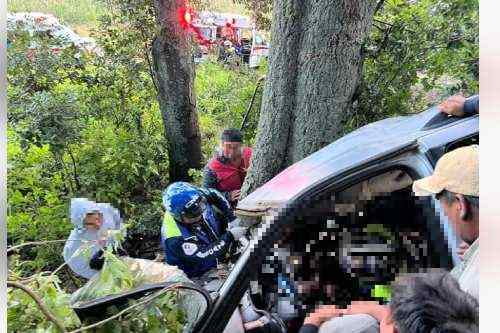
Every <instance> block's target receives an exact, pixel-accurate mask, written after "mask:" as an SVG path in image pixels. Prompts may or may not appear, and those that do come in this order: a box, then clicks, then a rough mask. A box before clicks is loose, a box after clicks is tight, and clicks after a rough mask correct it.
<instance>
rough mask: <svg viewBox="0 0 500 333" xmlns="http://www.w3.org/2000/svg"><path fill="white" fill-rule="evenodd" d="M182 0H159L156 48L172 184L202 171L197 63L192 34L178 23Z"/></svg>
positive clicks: (155, 54) (157, 1) (157, 6)
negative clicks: (195, 87) (194, 170)
mask: <svg viewBox="0 0 500 333" xmlns="http://www.w3.org/2000/svg"><path fill="white" fill-rule="evenodd" d="M184 3H185V1H182V0H155V7H156V11H157V15H158V26H159V28H160V29H159V32H158V35H157V36H156V38H155V40H154V42H153V47H152V54H153V70H154V73H155V78H156V83H157V86H158V102H159V104H160V110H161V113H162V117H163V123H164V127H165V135H166V138H167V140H168V145H169V150H168V156H169V175H170V181H171V182H172V181H178V180H187V181H189V180H190V177H189V175H188V170H189V169H190V168H200V167H201V160H202V155H201V136H200V129H199V126H198V115H197V113H196V100H195V95H194V90H193V80H194V63H193V59H192V56H191V52H190V45H189V40H188V32H187V31H184V30H183V29H182V28H181V25H180V24H179V22H178V17H177V15H178V14H177V13H178V9H179V8H180V7H182V6H183V5H184Z"/></svg>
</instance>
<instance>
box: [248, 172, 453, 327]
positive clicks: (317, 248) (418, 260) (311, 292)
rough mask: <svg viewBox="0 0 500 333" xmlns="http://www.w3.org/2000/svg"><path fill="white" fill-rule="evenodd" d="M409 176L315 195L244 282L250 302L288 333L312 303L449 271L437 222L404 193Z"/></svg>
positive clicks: (371, 296)
mask: <svg viewBox="0 0 500 333" xmlns="http://www.w3.org/2000/svg"><path fill="white" fill-rule="evenodd" d="M410 174H411V172H407V171H406V170H404V169H393V170H387V171H385V172H383V173H379V174H376V175H372V176H371V177H368V178H366V179H365V180H363V181H360V182H359V181H358V182H357V183H355V184H352V185H350V186H348V187H347V188H345V189H343V190H341V191H331V190H330V191H329V190H326V191H324V192H323V193H320V194H318V195H316V196H315V197H314V198H313V200H312V204H310V203H309V204H307V209H305V207H304V209H302V210H301V213H300V216H297V217H296V219H295V220H294V221H293V223H291V224H290V225H289V226H288V227H286V228H284V230H283V233H282V237H281V239H280V240H279V241H278V242H277V243H276V244H274V247H273V249H272V254H271V255H270V256H268V257H267V258H268V259H267V260H266V261H265V263H264V264H263V266H262V269H261V271H260V272H259V273H258V275H257V276H255V277H253V278H252V280H253V284H254V285H255V284H258V288H256V290H259V291H258V292H255V291H254V292H253V293H252V300H253V302H254V304H255V305H256V306H257V307H259V308H262V309H265V310H266V311H269V312H272V313H278V315H279V316H280V318H282V319H283V320H285V321H286V322H287V323H288V331H289V332H294V331H296V330H298V328H299V327H300V323H301V322H302V320H303V318H304V316H305V314H306V313H307V312H309V311H311V310H312V309H314V307H316V306H318V305H321V304H332V303H334V304H338V305H347V304H348V303H349V302H351V301H352V300H383V296H381V295H377V294H376V292H374V290H377V288H379V287H380V286H389V285H390V283H391V282H392V281H394V280H395V279H396V278H399V277H401V276H404V275H405V274H418V273H423V272H426V271H427V272H428V271H430V270H432V269H438V268H450V266H451V258H450V255H449V251H448V248H447V247H446V245H445V244H446V242H445V240H444V234H443V232H442V230H441V227H440V222H439V217H438V216H437V214H436V212H435V210H434V208H433V207H432V206H431V200H430V199H429V198H427V199H422V198H416V197H414V196H412V190H411V185H412V182H413V179H412V177H411V176H410ZM382 289H383V288H382ZM382 289H381V290H382Z"/></svg>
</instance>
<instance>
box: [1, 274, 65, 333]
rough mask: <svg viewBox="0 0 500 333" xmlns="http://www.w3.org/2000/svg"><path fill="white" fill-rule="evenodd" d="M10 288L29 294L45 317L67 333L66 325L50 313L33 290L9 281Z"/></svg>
mask: <svg viewBox="0 0 500 333" xmlns="http://www.w3.org/2000/svg"><path fill="white" fill-rule="evenodd" d="M9 287H10V288H17V289H21V290H22V291H24V292H25V293H27V294H28V295H29V296H30V297H31V298H32V299H33V300H34V301H35V303H36V304H37V305H38V308H40V310H41V311H42V313H43V314H44V315H45V317H47V319H48V320H50V321H51V322H53V323H54V324H55V325H56V326H57V328H59V330H60V331H61V332H67V331H66V328H65V327H64V325H63V324H62V323H61V322H60V321H59V320H58V319H57V318H56V317H55V316H54V315H53V314H52V313H51V312H50V310H49V309H47V307H46V306H45V304H43V302H42V300H41V299H40V297H39V296H38V295H37V294H36V293H35V292H34V291H33V290H31V289H29V288H28V287H26V286H23V285H22V284H20V283H17V282H14V281H7V288H9Z"/></svg>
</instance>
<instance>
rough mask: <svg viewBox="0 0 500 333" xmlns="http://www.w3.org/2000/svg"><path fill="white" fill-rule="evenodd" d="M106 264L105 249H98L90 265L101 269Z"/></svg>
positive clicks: (98, 269)
mask: <svg viewBox="0 0 500 333" xmlns="http://www.w3.org/2000/svg"><path fill="white" fill-rule="evenodd" d="M103 265H104V251H103V250H99V251H97V252H96V253H95V254H94V255H93V256H92V258H90V261H89V267H90V268H92V269H95V270H96V271H100V270H101V269H102V266H103Z"/></svg>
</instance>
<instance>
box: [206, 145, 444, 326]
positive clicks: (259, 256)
mask: <svg viewBox="0 0 500 333" xmlns="http://www.w3.org/2000/svg"><path fill="white" fill-rule="evenodd" d="M395 167H401V168H405V169H406V170H408V172H409V173H410V174H411V175H412V178H414V179H416V178H420V177H424V176H427V175H429V174H431V173H432V166H431V164H430V163H429V161H428V160H427V159H426V158H425V155H422V154H421V153H420V152H419V151H418V146H417V145H416V144H412V145H404V146H401V147H400V149H398V150H394V151H391V152H389V153H388V154H386V155H383V156H379V157H378V158H377V159H373V160H369V161H366V162H364V163H361V164H357V165H353V166H352V167H351V168H349V169H348V170H346V171H344V172H343V173H342V174H341V175H335V176H332V177H331V178H327V179H325V180H324V181H322V182H320V183H315V184H311V186H310V187H308V188H307V189H305V190H304V191H302V192H301V193H300V194H298V195H297V196H295V197H294V198H293V199H292V200H290V201H289V202H287V203H286V204H284V205H283V206H282V207H280V208H278V209H275V210H272V211H270V212H268V215H267V216H265V217H264V219H263V221H262V225H261V226H260V227H259V229H258V230H257V235H256V237H254V239H252V240H251V242H250V244H249V246H248V248H247V249H246V250H245V251H244V253H243V254H242V256H241V257H240V258H239V260H238V261H237V263H236V265H235V267H234V269H233V270H232V271H231V273H230V275H229V277H228V279H227V280H226V282H225V283H224V285H223V286H222V287H221V289H220V290H219V295H218V297H217V298H216V299H215V302H214V306H213V311H212V312H211V313H210V314H209V315H208V318H207V321H206V322H205V324H204V325H203V326H202V327H201V328H200V332H207V333H208V332H222V331H223V330H224V327H225V326H226V324H227V322H228V320H229V318H230V317H231V315H232V313H233V312H234V310H235V309H236V308H237V306H238V302H239V300H240V299H241V298H242V296H243V293H244V292H245V291H246V290H247V289H248V286H249V283H250V279H251V276H254V275H255V272H256V271H258V270H260V269H261V267H262V264H263V261H264V259H265V258H266V256H267V257H268V256H269V255H270V254H271V247H272V246H273V244H275V243H276V242H277V241H278V240H279V238H280V237H281V236H280V235H281V234H282V232H283V230H284V229H285V228H288V227H292V228H293V227H294V223H295V222H296V221H297V220H299V219H300V217H301V216H303V214H304V209H307V207H308V206H309V205H311V204H312V203H313V202H314V200H315V198H317V196H318V195H320V194H321V193H323V192H325V191H335V190H341V189H343V188H345V187H346V186H348V185H349V184H352V183H353V182H359V181H361V180H362V179H363V178H366V177H369V176H370V175H373V174H377V173H380V172H382V171H383V170H387V169H390V168H395ZM435 222H436V221H433V223H435ZM437 223H438V224H439V221H438V222H437ZM434 228H435V230H439V229H440V227H439V226H438V227H436V226H435V225H434ZM442 238H443V239H444V237H442ZM443 248H444V249H445V252H446V246H445V245H444V246H443ZM443 257H445V256H443ZM444 265H445V264H444Z"/></svg>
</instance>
